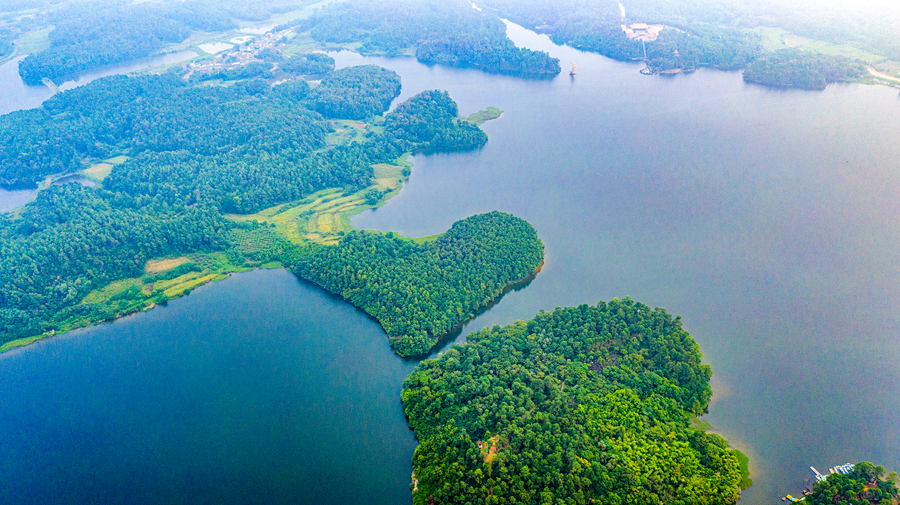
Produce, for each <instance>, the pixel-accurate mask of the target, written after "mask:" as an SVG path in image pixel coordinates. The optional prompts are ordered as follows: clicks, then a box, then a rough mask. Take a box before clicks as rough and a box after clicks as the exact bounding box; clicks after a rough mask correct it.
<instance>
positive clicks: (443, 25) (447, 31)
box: [301, 0, 560, 77]
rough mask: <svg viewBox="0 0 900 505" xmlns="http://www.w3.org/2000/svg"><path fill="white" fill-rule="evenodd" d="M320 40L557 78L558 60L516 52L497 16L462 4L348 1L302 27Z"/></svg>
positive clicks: (451, 63) (442, 0) (446, 1)
mask: <svg viewBox="0 0 900 505" xmlns="http://www.w3.org/2000/svg"><path fill="white" fill-rule="evenodd" d="M301 29H308V30H311V34H312V36H313V37H314V38H315V39H316V40H320V41H323V42H334V43H361V47H360V48H359V50H360V51H362V52H364V53H377V54H389V55H397V54H402V53H404V52H406V51H409V50H412V49H414V50H415V54H416V57H417V58H418V59H419V61H421V62H423V63H428V64H441V65H448V66H457V67H468V68H476V69H479V70H483V71H486V72H492V73H500V74H509V75H518V76H523V77H553V76H555V75H557V74H558V73H559V71H560V68H559V60H557V59H556V58H551V57H550V56H549V55H548V54H547V53H545V52H541V51H532V50H529V49H523V48H518V47H516V46H515V44H513V43H512V41H511V40H509V38H508V37H507V36H506V28H505V26H504V25H503V23H502V22H501V21H500V19H499V18H497V17H496V16H495V15H493V14H491V13H487V12H479V11H477V10H475V9H473V8H472V4H471V2H468V1H464V0H374V1H373V0H350V1H347V2H335V3H333V4H331V5H329V6H328V7H327V8H325V9H323V10H322V12H321V13H319V14H318V15H316V16H313V17H312V18H311V19H309V20H307V21H305V22H304V23H303V24H302V25H301Z"/></svg>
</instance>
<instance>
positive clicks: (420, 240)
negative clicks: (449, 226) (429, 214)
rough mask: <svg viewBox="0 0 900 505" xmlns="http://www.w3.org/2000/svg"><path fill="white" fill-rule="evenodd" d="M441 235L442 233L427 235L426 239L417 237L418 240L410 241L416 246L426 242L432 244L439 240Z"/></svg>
mask: <svg viewBox="0 0 900 505" xmlns="http://www.w3.org/2000/svg"><path fill="white" fill-rule="evenodd" d="M443 235H444V234H443V233H438V234H437V235H429V236H427V237H418V238H413V239H410V240H412V241H413V242H415V243H416V244H427V243H428V242H434V241H435V240H437V239H439V238H441V237H442V236H443Z"/></svg>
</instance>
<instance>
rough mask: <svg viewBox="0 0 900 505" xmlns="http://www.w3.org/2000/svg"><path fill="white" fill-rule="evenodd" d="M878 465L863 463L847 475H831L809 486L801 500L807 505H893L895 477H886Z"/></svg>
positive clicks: (895, 487)
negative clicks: (808, 490) (807, 492)
mask: <svg viewBox="0 0 900 505" xmlns="http://www.w3.org/2000/svg"><path fill="white" fill-rule="evenodd" d="M886 473H887V472H886V471H885V469H884V468H883V467H881V466H875V465H874V464H872V463H869V462H867V461H863V462H861V463H857V464H856V465H855V466H854V467H853V470H852V471H851V472H850V473H848V474H844V473H833V474H831V475H828V476H827V478H826V479H825V480H824V481H820V482H817V483H816V484H815V485H814V486H813V490H812V493H811V494H809V495H808V496H806V497H805V498H804V500H803V501H804V503H810V504H811V505H832V504H835V503H839V504H842V505H897V504H898V503H900V500H898V498H897V495H898V489H897V474H896V473H895V474H893V475H891V476H890V477H891V478H890V479H888V478H886V477H887V476H886V475H885V474H886Z"/></svg>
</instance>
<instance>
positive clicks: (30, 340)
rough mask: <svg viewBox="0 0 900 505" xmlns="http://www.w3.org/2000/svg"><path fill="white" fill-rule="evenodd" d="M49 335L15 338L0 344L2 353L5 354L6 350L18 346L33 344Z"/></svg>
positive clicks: (0, 352)
mask: <svg viewBox="0 0 900 505" xmlns="http://www.w3.org/2000/svg"><path fill="white" fill-rule="evenodd" d="M47 336H49V335H41V336H39V337H28V338H20V339H19V340H13V341H11V342H7V343H5V344H3V345H0V354H3V353H4V352H6V351H11V350H13V349H15V348H16V347H25V346H26V345H31V344H33V343H35V342H37V341H38V340H41V339H43V338H45V337H47Z"/></svg>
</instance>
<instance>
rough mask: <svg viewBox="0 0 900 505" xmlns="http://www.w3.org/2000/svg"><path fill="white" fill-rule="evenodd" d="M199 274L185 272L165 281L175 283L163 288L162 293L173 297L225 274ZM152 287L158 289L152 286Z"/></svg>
mask: <svg viewBox="0 0 900 505" xmlns="http://www.w3.org/2000/svg"><path fill="white" fill-rule="evenodd" d="M200 275H201V274H196V273H194V274H187V275H183V276H181V277H179V278H178V279H175V280H174V281H167V282H175V281H177V283H176V284H174V285H171V286H169V287H168V288H165V289H163V293H164V294H165V295H166V296H167V297H169V298H175V297H176V296H179V295H182V294H187V292H190V291H192V290H194V289H197V288H198V287H200V286H202V285H204V284H206V283H207V282H212V281H213V280H221V279H224V278H225V277H227V276H224V277H222V276H221V275H220V274H216V273H212V274H207V275H202V276H200ZM154 289H159V288H156V287H155V286H154Z"/></svg>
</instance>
